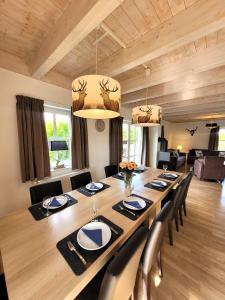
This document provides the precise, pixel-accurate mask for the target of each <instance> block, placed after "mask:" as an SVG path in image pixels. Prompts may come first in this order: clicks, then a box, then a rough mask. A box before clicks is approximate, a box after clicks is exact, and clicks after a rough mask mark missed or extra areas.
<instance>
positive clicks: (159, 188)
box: [144, 182, 171, 192]
mask: <svg viewBox="0 0 225 300" xmlns="http://www.w3.org/2000/svg"><path fill="white" fill-rule="evenodd" d="M166 183H167V186H165V187H157V186H154V185H152V184H151V182H148V183H146V184H145V185H144V187H147V188H149V189H153V190H156V191H160V192H164V191H165V190H166V189H168V187H169V186H170V185H171V183H170V182H166Z"/></svg>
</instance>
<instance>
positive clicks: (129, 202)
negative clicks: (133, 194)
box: [124, 201, 142, 209]
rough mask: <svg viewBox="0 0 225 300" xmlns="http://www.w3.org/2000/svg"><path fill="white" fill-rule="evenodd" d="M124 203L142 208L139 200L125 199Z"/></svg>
mask: <svg viewBox="0 0 225 300" xmlns="http://www.w3.org/2000/svg"><path fill="white" fill-rule="evenodd" d="M124 203H126V204H128V205H130V206H133V207H135V208H138V209H141V208H142V206H141V205H140V204H139V202H138V201H124Z"/></svg>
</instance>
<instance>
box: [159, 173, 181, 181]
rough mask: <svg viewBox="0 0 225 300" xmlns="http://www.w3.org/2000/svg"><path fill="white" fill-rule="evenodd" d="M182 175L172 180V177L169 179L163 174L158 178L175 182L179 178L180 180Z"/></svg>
mask: <svg viewBox="0 0 225 300" xmlns="http://www.w3.org/2000/svg"><path fill="white" fill-rule="evenodd" d="M179 177H180V175H178V176H177V177H176V178H172V177H167V176H165V175H164V174H163V173H162V174H161V175H159V176H158V178H163V179H166V180H170V181H175V180H177V178H179Z"/></svg>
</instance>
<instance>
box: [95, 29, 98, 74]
mask: <svg viewBox="0 0 225 300" xmlns="http://www.w3.org/2000/svg"><path fill="white" fill-rule="evenodd" d="M95 74H96V75H97V74H98V27H97V28H96V32H95Z"/></svg>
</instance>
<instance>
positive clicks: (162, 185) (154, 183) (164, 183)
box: [151, 180, 167, 187]
mask: <svg viewBox="0 0 225 300" xmlns="http://www.w3.org/2000/svg"><path fill="white" fill-rule="evenodd" d="M151 184H152V185H154V186H157V187H165V186H167V183H166V182H165V181H161V180H153V181H151Z"/></svg>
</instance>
